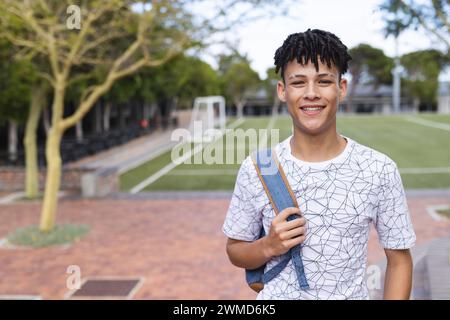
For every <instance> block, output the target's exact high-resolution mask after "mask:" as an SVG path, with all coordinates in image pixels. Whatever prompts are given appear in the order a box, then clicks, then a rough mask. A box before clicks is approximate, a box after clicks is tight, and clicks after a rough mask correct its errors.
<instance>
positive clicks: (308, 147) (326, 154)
mask: <svg viewBox="0 0 450 320" xmlns="http://www.w3.org/2000/svg"><path fill="white" fill-rule="evenodd" d="M346 145H347V141H346V140H345V139H344V138H342V137H341V136H340V135H339V134H338V133H337V131H336V128H334V130H328V131H327V132H324V133H323V134H319V135H314V136H312V135H308V134H306V133H304V132H301V131H300V130H298V129H296V128H294V135H293V137H292V139H291V152H292V155H293V156H294V157H296V158H297V159H300V160H302V161H307V162H322V161H327V160H330V159H333V158H335V157H336V156H338V155H339V154H341V153H342V151H344V149H345V146H346Z"/></svg>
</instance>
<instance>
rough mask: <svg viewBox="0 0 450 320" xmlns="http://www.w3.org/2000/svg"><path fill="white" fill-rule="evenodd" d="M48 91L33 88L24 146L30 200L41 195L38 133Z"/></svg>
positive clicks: (26, 191)
mask: <svg viewBox="0 0 450 320" xmlns="http://www.w3.org/2000/svg"><path fill="white" fill-rule="evenodd" d="M45 96H46V89H45V88H44V86H38V87H33V91H32V93H31V101H30V113H29V115H28V119H27V123H26V127H25V137H24V139H23V145H24V149H25V170H26V175H25V195H26V197H27V198H28V199H34V198H37V197H38V195H39V169H38V154H37V141H36V131H37V128H38V124H39V118H40V116H41V113H42V109H43V108H45V107H46V106H45Z"/></svg>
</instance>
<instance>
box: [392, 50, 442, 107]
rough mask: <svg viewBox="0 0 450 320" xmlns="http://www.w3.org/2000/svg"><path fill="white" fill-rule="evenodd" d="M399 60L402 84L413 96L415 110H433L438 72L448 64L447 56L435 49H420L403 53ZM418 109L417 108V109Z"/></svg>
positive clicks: (437, 85) (437, 84)
mask: <svg viewBox="0 0 450 320" xmlns="http://www.w3.org/2000/svg"><path fill="white" fill-rule="evenodd" d="M400 61H401V63H402V65H403V67H404V68H405V72H406V77H405V79H404V85H405V87H406V89H407V91H408V93H409V94H410V95H411V96H412V97H413V98H414V108H415V109H416V110H418V109H421V107H420V106H422V108H426V109H428V110H435V106H436V102H437V92H438V87H439V81H438V77H439V73H440V71H441V69H442V68H443V67H444V66H445V65H448V63H449V60H448V58H447V57H446V56H445V55H444V54H442V53H441V52H440V51H437V50H421V51H415V52H411V53H408V54H405V55H403V56H402V57H401V58H400ZM418 111H419V110H418Z"/></svg>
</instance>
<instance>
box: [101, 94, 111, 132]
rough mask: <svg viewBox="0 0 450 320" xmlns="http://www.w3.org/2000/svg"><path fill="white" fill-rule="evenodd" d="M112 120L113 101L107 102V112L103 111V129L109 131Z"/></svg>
mask: <svg viewBox="0 0 450 320" xmlns="http://www.w3.org/2000/svg"><path fill="white" fill-rule="evenodd" d="M110 121H111V102H109V101H108V102H106V104H105V112H104V113H103V130H105V132H108V131H109V127H110V123H111V122H110Z"/></svg>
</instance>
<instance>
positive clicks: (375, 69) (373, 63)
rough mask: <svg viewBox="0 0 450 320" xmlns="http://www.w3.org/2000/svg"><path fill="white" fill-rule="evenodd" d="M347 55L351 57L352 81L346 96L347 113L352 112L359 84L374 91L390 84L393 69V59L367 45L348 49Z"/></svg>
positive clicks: (350, 70)
mask: <svg viewBox="0 0 450 320" xmlns="http://www.w3.org/2000/svg"><path fill="white" fill-rule="evenodd" d="M349 53H350V56H351V57H352V61H351V63H350V66H349V73H350V75H351V76H352V81H351V83H350V88H349V93H348V96H347V111H351V110H352V101H353V96H354V94H355V89H356V88H357V87H358V85H359V84H372V85H373V86H374V88H375V89H376V88H377V87H378V86H380V85H382V84H390V83H392V73H391V70H392V68H393V67H394V61H393V59H392V58H390V57H388V56H386V55H385V54H384V52H383V50H381V49H378V48H374V47H372V46H370V45H368V44H360V45H358V46H356V47H354V48H352V49H350V50H349Z"/></svg>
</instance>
